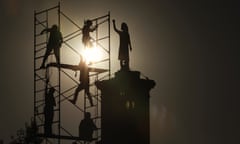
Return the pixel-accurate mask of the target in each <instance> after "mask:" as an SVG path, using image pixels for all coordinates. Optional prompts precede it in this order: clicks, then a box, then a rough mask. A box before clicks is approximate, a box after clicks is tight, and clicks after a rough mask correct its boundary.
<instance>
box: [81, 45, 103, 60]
mask: <svg viewBox="0 0 240 144" xmlns="http://www.w3.org/2000/svg"><path fill="white" fill-rule="evenodd" d="M82 54H83V57H84V59H85V60H86V62H87V63H94V62H98V61H100V60H101V59H102V57H103V54H102V53H101V50H100V48H98V47H97V46H96V45H95V46H93V47H92V48H86V49H85V50H84V51H83V53H82Z"/></svg>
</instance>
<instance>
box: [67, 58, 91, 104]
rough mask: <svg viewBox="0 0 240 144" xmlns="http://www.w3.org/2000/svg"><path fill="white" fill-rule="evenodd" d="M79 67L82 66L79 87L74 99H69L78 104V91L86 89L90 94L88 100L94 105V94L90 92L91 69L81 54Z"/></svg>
mask: <svg viewBox="0 0 240 144" xmlns="http://www.w3.org/2000/svg"><path fill="white" fill-rule="evenodd" d="M79 68H80V76H79V81H80V84H79V85H78V87H77V89H76V90H75V93H74V97H73V99H72V100H69V101H70V102H71V103H73V104H76V101H77V97H78V93H79V92H80V91H81V90H85V93H86V94H87V96H88V100H89V102H90V104H91V106H93V100H92V96H91V94H90V92H89V69H88V65H87V64H86V61H85V60H84V59H83V57H82V56H80V63H79Z"/></svg>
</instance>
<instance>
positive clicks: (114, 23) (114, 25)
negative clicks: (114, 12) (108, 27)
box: [112, 19, 120, 33]
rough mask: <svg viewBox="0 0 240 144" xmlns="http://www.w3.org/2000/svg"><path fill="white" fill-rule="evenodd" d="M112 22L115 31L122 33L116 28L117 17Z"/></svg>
mask: <svg viewBox="0 0 240 144" xmlns="http://www.w3.org/2000/svg"><path fill="white" fill-rule="evenodd" d="M112 22H113V28H114V30H115V32H117V33H120V31H119V30H118V29H117V28H116V22H115V19H113V20H112Z"/></svg>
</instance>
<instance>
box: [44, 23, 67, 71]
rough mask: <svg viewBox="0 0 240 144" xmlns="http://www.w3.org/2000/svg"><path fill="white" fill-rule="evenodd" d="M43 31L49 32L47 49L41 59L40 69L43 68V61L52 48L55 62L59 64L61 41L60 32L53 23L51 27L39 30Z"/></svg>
mask: <svg viewBox="0 0 240 144" xmlns="http://www.w3.org/2000/svg"><path fill="white" fill-rule="evenodd" d="M44 32H50V36H49V39H48V43H47V49H46V52H45V55H44V58H43V61H42V65H41V67H40V68H41V69H42V68H45V61H46V60H47V58H48V56H49V55H50V54H51V51H52V50H53V52H54V55H55V58H56V62H57V64H60V47H61V45H62V42H63V38H62V33H61V32H60V31H59V28H58V26H57V25H53V26H52V27H51V28H46V29H44V30H42V31H41V33H40V34H43V33H44Z"/></svg>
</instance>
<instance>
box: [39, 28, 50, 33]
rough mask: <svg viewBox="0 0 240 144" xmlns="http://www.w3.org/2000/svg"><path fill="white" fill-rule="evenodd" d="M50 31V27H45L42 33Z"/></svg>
mask: <svg viewBox="0 0 240 144" xmlns="http://www.w3.org/2000/svg"><path fill="white" fill-rule="evenodd" d="M49 31H50V29H49V28H45V29H43V30H42V31H41V33H40V34H43V33H44V32H49Z"/></svg>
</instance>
